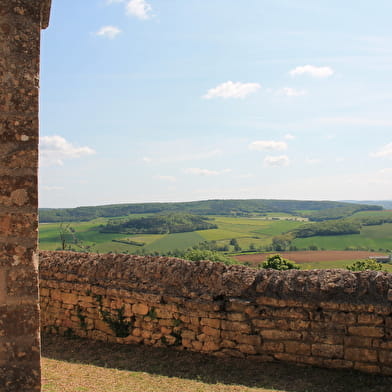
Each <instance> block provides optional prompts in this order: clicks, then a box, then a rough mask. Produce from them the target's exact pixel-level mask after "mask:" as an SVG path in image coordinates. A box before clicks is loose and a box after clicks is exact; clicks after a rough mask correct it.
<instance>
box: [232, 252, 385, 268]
mask: <svg viewBox="0 0 392 392" xmlns="http://www.w3.org/2000/svg"><path fill="white" fill-rule="evenodd" d="M276 253H279V254H280V255H282V256H283V257H284V258H286V259H289V260H292V261H295V262H296V263H298V264H300V265H301V269H327V268H346V266H347V265H350V264H351V263H353V262H354V261H356V260H361V259H366V258H368V257H369V256H384V255H385V254H384V253H375V252H367V251H336V250H335V251H334V250H320V251H311V250H307V251H296V252H274V253H253V254H243V255H237V256H234V258H235V259H236V260H238V261H239V262H241V263H245V262H247V263H250V264H251V265H253V266H258V265H259V264H260V263H262V262H263V261H265V260H266V259H267V258H268V257H269V256H271V254H276ZM383 269H384V270H386V271H388V272H392V265H389V264H384V265H383Z"/></svg>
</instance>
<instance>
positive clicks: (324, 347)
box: [312, 343, 349, 359]
mask: <svg viewBox="0 0 392 392" xmlns="http://www.w3.org/2000/svg"><path fill="white" fill-rule="evenodd" d="M312 355H315V356H317V357H326V358H330V359H342V358H343V356H344V348H343V345H336V344H321V343H316V344H312ZM348 359H349V358H348Z"/></svg>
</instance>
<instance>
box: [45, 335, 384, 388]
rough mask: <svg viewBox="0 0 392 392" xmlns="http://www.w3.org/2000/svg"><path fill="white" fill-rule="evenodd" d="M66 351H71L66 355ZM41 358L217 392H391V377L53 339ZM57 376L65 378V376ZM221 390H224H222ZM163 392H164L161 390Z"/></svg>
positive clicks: (77, 340)
mask: <svg viewBox="0 0 392 392" xmlns="http://www.w3.org/2000/svg"><path fill="white" fill-rule="evenodd" d="M64 347H67V349H66V350H64ZM43 357H44V364H45V358H51V359H56V360H59V361H65V362H71V363H78V364H89V365H95V366H98V367H103V368H107V369H121V370H126V371H130V372H141V375H140V377H141V381H143V379H142V378H143V377H148V376H146V375H143V373H148V374H149V375H156V376H164V377H176V378H179V379H182V380H190V382H191V381H192V380H193V381H198V382H202V383H204V384H211V389H212V390H215V389H213V388H214V387H213V386H212V385H213V384H224V385H227V386H228V385H232V386H237V388H238V387H240V388H241V387H249V388H265V389H268V390H270V389H273V390H275V389H276V390H282V391H287V392H295V391H312V392H327V391H328V392H330V391H334V392H343V391H344V392H347V391H356V392H369V391H377V392H389V391H390V388H391V378H390V377H385V376H372V375H365V374H362V373H359V372H356V371H348V370H332V369H318V368H312V367H308V366H301V367H298V366H295V365H286V364H276V363H260V362H255V361H253V360H246V359H242V358H216V357H212V356H207V355H203V354H199V353H192V352H188V351H174V350H169V349H163V348H154V347H147V346H129V345H122V344H114V343H102V342H96V341H91V340H85V339H79V338H72V339H69V338H64V337H59V336H53V335H45V336H44V337H43ZM65 366H66V364H65ZM44 372H45V366H44ZM64 374H66V373H64ZM105 374H106V375H107V374H108V373H105ZM114 374H115V373H113V377H114ZM59 376H60V377H66V376H65V375H64V376H63V375H59ZM132 379H133V378H132ZM61 381H62V382H63V383H67V380H66V379H61ZM131 381H132V380H131ZM171 382H173V387H174V385H175V383H176V382H178V381H177V380H176V379H173V380H170V381H169V383H171ZM179 382H181V387H184V386H183V384H182V383H183V382H185V381H179ZM81 385H83V380H81ZM223 388H224V387H223ZM203 390H204V389H203ZM219 390H224V389H222V386H221V388H220V389H219ZM236 390H238V389H236ZM163 391H166V390H164V389H163Z"/></svg>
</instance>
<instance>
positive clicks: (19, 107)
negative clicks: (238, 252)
mask: <svg viewBox="0 0 392 392" xmlns="http://www.w3.org/2000/svg"><path fill="white" fill-rule="evenodd" d="M49 10H50V0H0V391H2V392H3V391H6V392H13V391H15V392H16V391H18V392H27V391H29V392H31V391H40V389H41V385H40V384H41V381H40V340H39V301H38V257H37V228H38V195H37V167H38V95H39V93H38V89H39V54H40V33H41V29H42V28H45V27H47V24H48V21H49Z"/></svg>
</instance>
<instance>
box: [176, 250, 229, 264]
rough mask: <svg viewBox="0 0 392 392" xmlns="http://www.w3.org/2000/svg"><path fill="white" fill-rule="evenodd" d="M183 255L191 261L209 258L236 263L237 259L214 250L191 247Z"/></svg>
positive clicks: (215, 260)
mask: <svg viewBox="0 0 392 392" xmlns="http://www.w3.org/2000/svg"><path fill="white" fill-rule="evenodd" d="M183 257H184V259H185V260H191V261H200V260H209V261H213V262H220V263H225V264H227V265H230V264H235V261H234V260H233V259H231V258H230V257H228V256H225V255H222V254H220V253H218V252H213V251H211V250H202V249H191V250H188V251H186V252H185V254H184V256H183Z"/></svg>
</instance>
